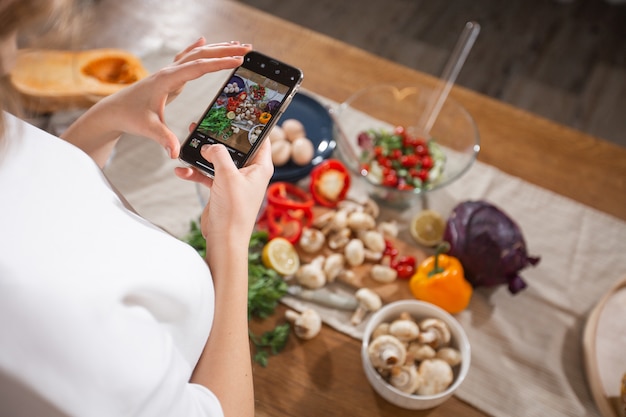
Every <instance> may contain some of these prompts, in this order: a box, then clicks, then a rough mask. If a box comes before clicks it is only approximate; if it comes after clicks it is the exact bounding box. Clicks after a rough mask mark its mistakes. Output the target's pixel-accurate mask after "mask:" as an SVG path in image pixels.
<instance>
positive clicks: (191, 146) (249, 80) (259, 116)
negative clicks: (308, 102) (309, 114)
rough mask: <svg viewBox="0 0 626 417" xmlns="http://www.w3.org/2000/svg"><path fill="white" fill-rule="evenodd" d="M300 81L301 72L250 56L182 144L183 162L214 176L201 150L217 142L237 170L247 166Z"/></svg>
mask: <svg viewBox="0 0 626 417" xmlns="http://www.w3.org/2000/svg"><path fill="white" fill-rule="evenodd" d="M301 82H302V72H301V71H300V70H299V69H297V68H295V67H292V66H290V65H287V64H284V63H282V62H280V61H277V60H275V59H273V58H270V57H268V56H266V55H263V54H261V53H259V52H256V51H252V52H249V53H248V54H246V56H245V57H244V61H243V64H242V65H241V66H240V67H238V68H237V69H235V70H234V71H233V72H232V73H231V75H230V77H229V78H228V80H227V81H226V82H225V84H224V85H223V86H222V88H221V90H220V91H219V93H218V95H217V97H216V98H215V99H214V101H213V102H212V103H211V104H210V105H209V107H208V108H207V110H206V111H205V113H204V114H203V115H202V117H201V118H200V120H199V121H198V123H197V126H196V128H195V129H194V131H193V132H191V134H190V135H189V136H188V138H187V140H185V142H184V143H183V145H182V147H181V151H180V159H181V160H182V161H183V162H185V163H187V164H189V165H191V166H194V167H196V168H198V169H200V170H201V171H203V172H204V173H206V174H208V175H210V176H214V175H215V172H214V169H213V165H212V164H211V163H209V162H208V161H206V160H205V159H204V158H203V157H202V156H201V155H200V149H201V148H202V146H203V145H206V144H215V143H219V144H223V145H224V146H226V147H227V148H228V150H229V151H230V154H231V157H232V158H233V161H234V163H235V165H236V166H237V167H239V168H241V167H243V166H245V165H246V163H247V162H248V160H249V159H250V158H251V157H252V156H253V155H254V153H255V151H256V149H257V148H258V146H259V145H260V144H261V141H262V140H263V138H264V137H265V136H266V135H267V134H268V133H269V131H270V130H271V128H272V126H274V124H275V123H276V121H277V120H278V119H279V118H280V115H281V114H282V112H283V111H284V109H285V107H286V106H287V105H288V104H289V102H290V101H291V99H292V98H293V96H294V94H295V93H296V90H297V88H298V87H299V85H300V83H301Z"/></svg>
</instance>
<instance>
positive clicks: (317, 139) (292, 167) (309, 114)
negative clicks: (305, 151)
mask: <svg viewBox="0 0 626 417" xmlns="http://www.w3.org/2000/svg"><path fill="white" fill-rule="evenodd" d="M287 119H297V120H299V121H300V123H302V124H303V125H304V129H305V131H306V135H307V137H308V138H309V139H310V140H311V142H312V143H313V148H314V149H315V153H314V154H313V160H312V161H311V163H309V164H307V165H302V166H300V165H296V164H294V163H293V162H291V161H290V162H288V163H287V164H285V165H283V166H280V167H276V169H275V170H274V176H273V177H272V182H274V181H288V182H297V181H299V180H301V179H302V178H304V177H306V176H308V175H309V173H310V172H311V170H312V169H313V167H314V166H316V165H318V164H319V163H320V162H322V161H324V160H326V159H328V158H330V156H331V155H332V154H333V151H334V150H335V146H336V143H335V140H334V139H333V120H332V119H331V117H330V115H329V114H328V108H326V107H325V106H324V105H323V104H322V103H320V102H319V101H317V100H316V99H314V98H313V97H311V96H309V95H307V94H306V93H296V95H295V96H294V97H293V99H292V100H291V103H289V106H287V108H286V109H285V112H284V113H283V115H282V116H281V117H280V120H279V121H278V125H279V126H280V125H281V124H282V122H283V121H285V120H287Z"/></svg>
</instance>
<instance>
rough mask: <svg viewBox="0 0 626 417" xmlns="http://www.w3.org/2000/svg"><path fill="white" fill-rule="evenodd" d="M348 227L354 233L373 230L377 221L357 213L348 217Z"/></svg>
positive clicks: (365, 214)
mask: <svg viewBox="0 0 626 417" xmlns="http://www.w3.org/2000/svg"><path fill="white" fill-rule="evenodd" d="M348 227H349V228H350V229H352V230H354V231H358V230H368V229H373V228H374V227H376V220H375V219H374V218H373V217H372V216H371V215H369V214H367V213H363V212H360V211H355V212H353V213H350V215H349V216H348Z"/></svg>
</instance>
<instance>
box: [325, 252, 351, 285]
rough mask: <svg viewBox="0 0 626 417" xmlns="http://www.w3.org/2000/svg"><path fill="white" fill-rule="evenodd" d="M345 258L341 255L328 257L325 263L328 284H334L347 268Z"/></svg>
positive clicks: (335, 254)
mask: <svg viewBox="0 0 626 417" xmlns="http://www.w3.org/2000/svg"><path fill="white" fill-rule="evenodd" d="M345 263H346V261H345V258H344V256H343V255H342V254H340V253H333V254H330V255H328V256H327V257H326V260H325V261H324V267H323V269H324V274H326V281H327V282H334V281H335V279H336V278H337V276H339V274H340V273H341V271H343V269H344V267H345Z"/></svg>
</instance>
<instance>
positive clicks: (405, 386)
mask: <svg viewBox="0 0 626 417" xmlns="http://www.w3.org/2000/svg"><path fill="white" fill-rule="evenodd" d="M421 382H422V381H421V378H420V375H419V374H418V373H417V368H416V367H415V366H414V365H405V366H394V367H393V368H391V374H390V376H389V383H390V384H391V385H393V386H394V387H396V388H397V389H399V390H400V391H402V392H406V393H407V394H413V393H414V392H415V391H417V389H418V388H419V386H420V384H421Z"/></svg>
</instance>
